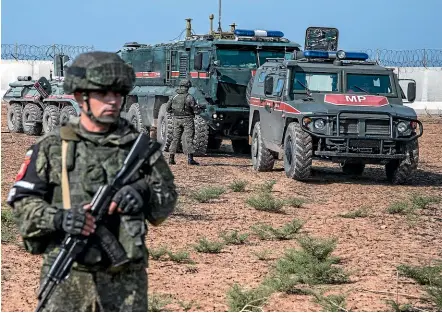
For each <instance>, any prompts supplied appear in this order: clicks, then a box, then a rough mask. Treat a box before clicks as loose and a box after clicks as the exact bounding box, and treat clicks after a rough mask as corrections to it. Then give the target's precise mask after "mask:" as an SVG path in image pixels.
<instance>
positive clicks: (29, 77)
mask: <svg viewBox="0 0 442 313" xmlns="http://www.w3.org/2000/svg"><path fill="white" fill-rule="evenodd" d="M17 80H18V81H21V82H22V81H30V80H32V77H31V76H18V77H17Z"/></svg>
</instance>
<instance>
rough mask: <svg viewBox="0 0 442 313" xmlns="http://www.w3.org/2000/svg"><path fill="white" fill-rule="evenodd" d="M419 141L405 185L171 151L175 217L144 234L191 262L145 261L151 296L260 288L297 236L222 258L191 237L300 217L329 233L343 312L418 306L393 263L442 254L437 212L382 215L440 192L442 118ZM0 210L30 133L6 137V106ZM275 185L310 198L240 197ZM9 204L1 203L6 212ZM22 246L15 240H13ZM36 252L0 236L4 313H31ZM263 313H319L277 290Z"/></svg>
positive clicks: (214, 307)
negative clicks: (258, 201) (287, 202)
mask: <svg viewBox="0 0 442 313" xmlns="http://www.w3.org/2000/svg"><path fill="white" fill-rule="evenodd" d="M423 121H424V135H423V137H422V138H421V139H420V164H419V169H418V171H417V173H416V174H415V176H414V177H413V181H412V184H411V185H407V186H392V185H389V184H388V183H387V182H386V178H385V174H384V170H383V168H382V167H378V166H369V167H368V168H367V169H366V171H365V172H364V174H363V176H362V177H359V178H353V177H349V176H345V175H343V174H342V173H341V170H340V169H339V166H338V165H336V164H329V163H321V162H316V161H315V162H314V167H315V172H314V176H313V178H312V179H311V180H310V181H309V182H304V183H301V182H296V181H294V180H291V179H288V178H287V177H286V176H285V173H284V171H283V165H282V162H281V161H279V162H277V164H276V165H275V170H274V171H272V172H270V173H257V172H254V171H253V169H252V167H251V162H250V159H249V158H248V157H237V156H234V155H233V154H232V153H231V147H230V145H229V142H225V144H224V145H223V147H222V149H223V151H224V152H223V153H218V154H216V155H213V154H212V155H210V156H207V157H199V158H196V159H197V160H198V161H199V162H200V163H201V166H200V167H189V166H187V165H186V163H185V161H186V159H185V156H184V155H178V157H177V163H178V164H177V165H174V166H173V167H172V170H173V173H174V174H175V177H176V184H177V186H178V188H179V193H180V200H179V205H178V208H177V211H176V212H175V213H174V215H173V216H172V217H171V218H170V219H169V220H168V221H166V222H165V223H164V224H163V225H161V226H159V227H157V228H155V227H150V228H149V234H148V240H147V245H148V247H149V248H159V247H160V246H165V247H167V248H168V249H170V250H172V251H174V252H177V251H179V250H186V251H188V252H189V253H190V258H191V259H192V260H194V261H195V264H194V265H189V264H181V263H176V262H173V261H170V260H168V259H167V258H165V259H164V260H153V259H150V260H149V268H148V273H149V294H155V295H163V296H164V295H171V296H172V300H171V303H170V304H168V305H167V306H166V307H165V310H169V311H170V310H172V311H184V310H189V309H190V310H191V311H227V310H228V300H227V297H226V295H227V291H228V290H229V288H230V287H231V286H232V285H233V284H234V283H238V284H240V285H241V286H243V287H256V286H258V285H259V284H260V283H261V282H262V281H263V279H264V278H265V276H266V275H267V274H268V273H269V270H270V268H271V266H272V265H273V264H274V263H275V262H276V260H277V259H278V258H279V257H281V256H282V255H283V253H284V251H285V249H287V248H296V247H298V246H299V245H298V244H297V242H296V240H285V241H263V240H260V239H259V238H258V237H257V236H255V235H250V237H249V243H247V244H245V245H228V246H226V247H224V248H223V249H222V251H221V253H217V254H216V253H214V254H208V253H200V252H197V251H196V250H195V249H194V245H195V244H196V243H197V241H198V239H200V238H203V237H206V238H207V239H209V240H220V238H219V234H220V233H221V232H222V231H231V230H238V231H239V232H241V233H244V232H247V233H251V228H250V227H251V226H252V225H254V224H256V223H258V222H260V223H266V224H270V225H272V226H273V227H279V226H282V225H284V224H286V223H288V222H290V221H291V220H292V219H293V218H298V219H301V220H303V221H305V224H304V226H303V228H302V232H304V233H308V234H310V235H313V236H317V237H321V238H331V237H335V238H337V239H338V243H337V248H336V249H335V251H334V252H333V255H336V256H339V257H341V263H340V265H339V266H340V267H342V268H343V269H344V270H346V271H347V272H349V273H350V282H349V283H345V284H340V285H327V286H325V285H324V286H322V287H328V288H330V291H331V292H333V293H342V294H345V295H346V301H347V309H348V310H353V311H391V307H390V306H389V305H388V304H387V303H386V300H389V299H391V300H395V301H398V302H399V303H412V304H415V305H421V303H420V302H419V300H418V298H419V297H421V296H423V295H424V292H423V291H422V289H421V288H420V287H419V286H418V285H416V284H414V283H412V282H411V281H410V280H407V279H404V278H401V277H399V278H398V277H397V271H396V266H398V265H399V264H413V265H424V264H429V263H431V262H432V261H434V260H436V259H441V258H442V255H441V254H442V232H441V231H440V229H441V227H442V218H441V217H442V213H441V212H442V207H441V204H438V205H436V207H434V210H426V211H422V212H421V211H420V212H419V214H417V215H415V216H413V217H410V216H409V215H400V214H389V213H387V212H386V209H387V207H388V206H389V205H390V204H392V203H393V202H395V201H401V200H404V201H408V200H409V199H410V197H411V195H412V194H413V193H417V194H419V195H426V196H441V195H442V191H441V186H442V157H441V155H442V154H441V152H442V136H441V135H440V134H441V133H442V118H440V117H434V118H424V119H423ZM1 130H2V134H1V136H2V138H1V153H2V157H1V160H2V167H1V170H2V189H1V190H2V204H3V203H5V200H6V198H7V193H8V191H9V189H10V187H11V185H12V183H13V180H14V177H15V175H16V173H17V171H18V169H19V167H20V165H21V163H22V160H23V158H24V154H25V151H26V148H27V147H28V146H29V145H30V144H32V143H33V142H34V141H35V140H36V137H29V136H26V135H24V134H19V135H16V134H14V135H12V134H10V133H9V132H8V130H7V124H6V118H5V107H2V128H1ZM234 180H246V181H248V184H247V186H246V190H245V192H233V191H231V190H229V184H230V183H232V182H233V181H234ZM268 180H275V181H276V184H275V185H274V188H273V192H272V194H273V195H274V196H276V197H277V198H280V199H285V198H288V197H298V198H301V199H305V200H307V202H306V204H304V205H303V206H302V207H301V208H292V207H289V206H285V207H284V213H283V214H281V213H269V212H264V211H258V210H256V209H254V208H252V207H251V206H249V205H248V204H246V202H245V200H246V199H247V198H248V197H249V196H251V195H252V194H254V193H255V190H256V188H257V187H258V186H259V184H262V183H264V182H266V181H268ZM208 186H218V187H224V188H225V190H226V192H225V193H224V194H222V195H221V196H220V198H219V199H215V200H212V201H211V202H209V203H199V202H197V201H196V200H194V199H192V198H191V192H192V191H194V190H197V189H198V188H201V187H208ZM362 206H365V207H368V210H369V214H368V216H367V217H361V218H355V219H349V218H343V217H341V216H339V214H343V213H347V212H349V211H354V210H356V209H359V208H361V207H362ZM5 208H6V205H2V210H5ZM18 240H19V239H18ZM264 249H268V250H269V251H271V254H270V259H268V260H259V259H258V258H257V257H256V256H255V255H254V252H259V251H262V250H264ZM40 262H41V259H40V256H31V255H29V254H28V253H26V252H25V251H24V250H23V249H22V248H21V247H20V244H19V243H18V244H17V243H15V242H4V241H3V240H2V301H1V304H2V310H3V311H33V310H34V309H35V306H36V290H37V288H38V282H37V280H38V275H39V268H40ZM262 309H263V310H264V311H321V310H323V309H322V308H321V306H319V305H318V304H316V303H315V302H314V301H312V296H309V295H296V294H290V295H289V294H285V293H281V292H276V293H274V294H272V296H271V297H270V298H269V300H268V302H267V304H265V305H264V306H263V307H262Z"/></svg>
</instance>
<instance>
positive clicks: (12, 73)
mask: <svg viewBox="0 0 442 313" xmlns="http://www.w3.org/2000/svg"><path fill="white" fill-rule="evenodd" d="M52 69H53V65H52V61H15V60H0V84H1V88H0V92H1V94H0V97H3V95H4V94H5V92H6V91H7V90H8V89H9V83H12V82H13V81H16V80H17V76H32V79H39V78H40V77H41V76H45V77H47V78H49V71H50V70H52Z"/></svg>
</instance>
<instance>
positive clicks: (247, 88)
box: [246, 76, 255, 104]
mask: <svg viewBox="0 0 442 313" xmlns="http://www.w3.org/2000/svg"><path fill="white" fill-rule="evenodd" d="M254 81H255V76H252V77H251V78H250V80H249V82H248V83H247V87H246V99H247V103H248V104H250V97H251V96H252V86H253V82H254Z"/></svg>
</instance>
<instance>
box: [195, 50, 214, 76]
mask: <svg viewBox="0 0 442 313" xmlns="http://www.w3.org/2000/svg"><path fill="white" fill-rule="evenodd" d="M193 62H194V65H193V68H194V69H195V70H197V71H207V70H209V65H210V55H209V52H208V51H199V52H197V53H196V54H195V58H194V61H193Z"/></svg>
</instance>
